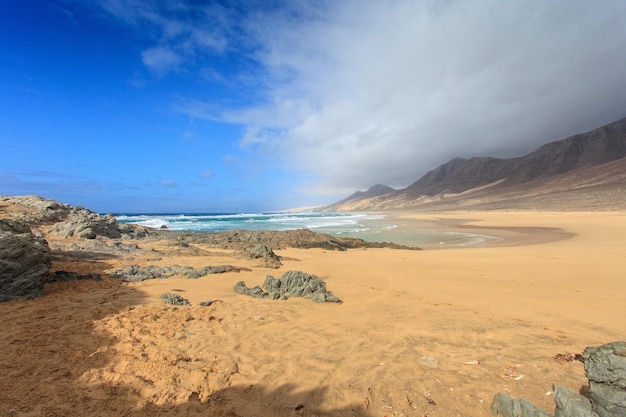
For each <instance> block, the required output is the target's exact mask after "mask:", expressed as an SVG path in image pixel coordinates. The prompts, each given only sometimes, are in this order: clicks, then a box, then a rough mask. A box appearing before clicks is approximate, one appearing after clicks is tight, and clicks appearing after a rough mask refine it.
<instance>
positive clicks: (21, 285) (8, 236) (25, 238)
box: [0, 219, 52, 302]
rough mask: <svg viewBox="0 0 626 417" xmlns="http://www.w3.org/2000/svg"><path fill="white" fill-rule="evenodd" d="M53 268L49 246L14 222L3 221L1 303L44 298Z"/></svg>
mask: <svg viewBox="0 0 626 417" xmlns="http://www.w3.org/2000/svg"><path fill="white" fill-rule="evenodd" d="M51 265H52V261H51V257H50V249H49V248H48V243H47V242H46V241H45V240H44V239H42V238H40V237H37V236H35V235H34V234H33V233H32V232H31V230H30V228H29V227H28V226H27V225H25V224H24V223H22V222H18V221H15V220H7V219H4V220H0V302H1V301H8V300H14V299H17V298H21V297H26V298H34V297H40V296H42V295H43V287H44V284H45V283H46V280H47V278H48V273H49V272H50V267H51Z"/></svg>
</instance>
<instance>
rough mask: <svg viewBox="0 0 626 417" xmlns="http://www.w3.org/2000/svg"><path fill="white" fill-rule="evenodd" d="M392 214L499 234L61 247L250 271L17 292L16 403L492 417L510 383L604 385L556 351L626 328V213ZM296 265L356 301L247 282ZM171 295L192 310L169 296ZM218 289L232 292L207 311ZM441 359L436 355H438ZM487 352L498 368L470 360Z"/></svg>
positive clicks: (13, 329) (12, 322)
mask: <svg viewBox="0 0 626 417" xmlns="http://www.w3.org/2000/svg"><path fill="white" fill-rule="evenodd" d="M386 214H387V215H389V216H393V219H394V221H395V220H397V221H398V223H399V226H398V229H401V228H402V227H403V226H402V225H405V226H406V227H408V228H409V229H410V228H413V227H417V226H420V227H422V226H428V227H431V228H433V229H435V230H452V231H458V232H461V233H464V232H467V233H479V234H486V235H490V236H494V237H496V238H497V239H492V240H489V241H488V242H485V243H482V244H476V245H470V246H465V247H453V248H447V249H446V250H424V251H408V250H399V249H390V248H358V249H348V250H346V251H337V250H329V249H324V248H313V249H297V248H289V247H285V248H280V249H276V254H277V255H278V256H279V257H281V261H282V264H283V265H282V266H281V267H280V268H278V269H271V268H267V267H265V266H262V265H260V264H259V262H258V261H257V260H251V259H245V258H242V257H241V256H240V254H239V253H238V252H236V251H234V250H229V249H216V248H213V247H210V246H207V245H205V244H202V243H193V242H190V243H185V242H182V243H185V244H184V245H172V244H171V243H168V242H159V241H151V240H137V241H123V242H122V245H132V244H137V245H138V246H139V248H140V249H142V250H144V251H145V252H137V253H128V254H125V255H123V256H101V257H100V258H93V259H79V260H77V261H75V260H72V259H68V260H67V262H65V263H64V262H61V261H60V260H59V258H57V259H56V260H55V261H54V262H53V268H55V269H63V268H69V267H73V268H82V269H81V270H82V271H83V272H103V273H106V272H107V271H110V270H112V269H115V268H118V267H120V266H123V265H128V264H139V265H159V266H167V265H173V264H177V265H183V266H190V267H196V268H198V267H202V266H205V265H208V264H209V265H223V264H233V265H236V266H238V267H245V268H248V269H249V270H242V271H240V272H237V273H226V274H220V275H208V276H205V277H201V278H198V279H188V278H184V277H182V276H173V277H171V278H167V279H151V280H146V281H143V282H136V283H124V282H120V281H119V280H113V279H109V278H105V279H104V280H102V281H93V280H91V281H79V282H56V283H52V284H48V285H47V286H46V289H45V292H46V295H45V296H44V297H43V298H39V299H34V300H19V301H13V302H7V303H2V304H0V324H1V325H2V326H3V328H4V329H5V334H6V336H5V338H4V340H3V341H2V342H0V351H2V352H3V353H4V355H3V357H2V358H1V359H0V366H2V367H3V369H6V370H7V372H6V374H5V376H3V377H1V378H0V383H1V387H0V388H1V390H0V392H2V393H3V394H1V395H0V404H2V406H3V407H4V408H3V409H2V411H5V410H10V409H14V410H16V413H18V414H17V415H23V416H35V415H42V414H44V413H45V412H48V413H50V412H54V413H57V414H65V415H70V414H83V415H86V414H89V415H96V416H98V415H102V416H104V415H111V414H115V413H117V414H124V413H125V414H126V415H132V416H137V417H143V416H148V415H168V414H172V413H176V414H182V415H206V414H207V413H209V414H211V413H212V414H213V415H231V416H247V415H253V414H254V415H258V416H261V417H269V416H276V415H278V416H295V415H297V416H300V415H302V416H312V415H318V416H321V415H327V416H337V417H339V416H345V415H354V416H363V417H365V416H382V415H387V416H390V415H394V413H395V415H400V413H404V414H405V415H412V414H416V413H417V414H418V415H423V414H425V413H426V414H428V415H429V416H456V415H461V416H490V415H491V412H490V410H489V406H490V403H491V399H492V398H493V396H494V395H495V394H496V393H497V392H500V391H502V392H506V393H508V394H509V395H511V396H513V397H516V398H524V399H527V400H529V401H531V402H533V403H535V404H537V405H539V406H541V407H543V408H545V409H548V410H550V409H552V407H553V405H552V403H553V398H552V395H551V389H552V384H553V383H557V384H561V385H565V386H568V387H570V388H572V389H574V390H578V389H579V388H580V387H581V386H584V385H585V384H586V383H587V382H586V378H585V376H584V371H583V368H582V364H581V363H580V362H569V363H557V362H555V361H554V359H553V357H554V356H555V355H556V354H564V353H580V352H582V350H583V349H584V348H585V347H587V346H598V345H601V344H604V343H607V342H611V341H614V340H618V339H623V337H624V336H623V335H624V334H626V323H624V322H623V320H620V318H621V317H624V316H625V315H626V306H625V305H624V303H623V300H622V297H623V294H625V293H626V282H624V280H623V279H622V278H623V277H622V276H621V275H622V274H621V272H622V271H624V270H626V251H625V249H624V248H626V244H625V239H626V238H625V236H626V212H589V213H586V212H576V213H569V212H568V213H559V212H491V211H485V212H475V211H467V212H442V213H410V212H394V213H386ZM394 231H395V230H394ZM61 241H62V240H61V239H60V240H59V241H58V242H57V241H55V240H54V239H51V240H50V243H51V245H52V246H54V245H55V244H59V245H60V244H61V243H63V242H61ZM69 243H71V244H73V245H81V244H83V243H81V241H79V240H76V239H74V240H72V241H71V242H69ZM289 270H301V271H306V272H308V273H311V274H315V275H317V276H319V277H320V278H322V279H323V280H324V282H325V283H326V285H327V287H328V289H329V290H330V291H331V292H332V293H333V294H335V295H337V296H338V297H340V298H341V299H342V300H343V303H342V304H316V303H313V302H311V301H310V300H305V299H299V298H290V299H288V300H286V301H281V300H276V301H273V300H267V299H253V298H249V297H246V296H242V295H240V294H236V293H234V292H233V285H234V284H235V283H236V282H237V281H240V280H241V281H245V282H246V284H247V285H248V286H255V285H261V284H262V283H263V280H264V279H265V277H266V276H267V275H272V276H275V277H278V276H280V275H281V274H282V273H283V272H285V271H289ZM164 292H174V293H176V294H180V295H181V296H183V297H184V298H187V299H188V300H189V301H190V303H191V306H189V307H173V306H167V305H164V304H163V303H162V301H161V300H160V295H161V294H163V293H164ZM206 300H214V301H215V302H214V303H213V304H212V305H211V306H209V307H202V306H199V303H200V302H201V301H206ZM429 356H433V357H434V358H435V362H427V363H424V361H423V360H422V359H423V358H424V357H429ZM68 358H69V360H68ZM474 360H480V362H481V363H480V365H476V366H471V365H465V364H464V363H465V362H467V361H474ZM547 393H550V394H547ZM429 399H430V400H432V402H431V401H429ZM433 403H434V404H433ZM300 405H302V407H301V408H299V409H298V410H296V408H297V407H299V406H300ZM46 410H47V411H46Z"/></svg>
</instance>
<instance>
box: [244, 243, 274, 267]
mask: <svg viewBox="0 0 626 417" xmlns="http://www.w3.org/2000/svg"><path fill="white" fill-rule="evenodd" d="M246 257H247V258H248V259H259V260H261V261H262V262H263V266H265V267H266V268H274V269H278V268H280V267H281V266H282V265H283V264H282V262H280V258H279V257H278V256H276V254H275V253H274V251H273V250H272V248H270V247H269V246H266V245H261V244H258V245H256V246H254V247H253V248H250V249H249V250H248V252H247V253H246Z"/></svg>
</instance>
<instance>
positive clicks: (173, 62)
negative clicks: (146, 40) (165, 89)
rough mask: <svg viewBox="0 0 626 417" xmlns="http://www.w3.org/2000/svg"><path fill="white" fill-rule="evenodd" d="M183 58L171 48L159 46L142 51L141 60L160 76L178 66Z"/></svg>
mask: <svg viewBox="0 0 626 417" xmlns="http://www.w3.org/2000/svg"><path fill="white" fill-rule="evenodd" d="M181 61H182V58H181V57H180V55H178V54H177V53H175V52H173V51H172V50H171V49H168V48H165V47H161V46H157V47H154V48H149V49H146V50H145V51H143V52H142V53H141V62H143V64H144V65H145V66H146V67H148V69H149V70H150V71H151V72H152V73H153V74H155V75H156V76H158V77H162V76H164V75H166V74H167V73H168V72H170V71H172V70H175V69H176V68H178V66H179V65H180V63H181Z"/></svg>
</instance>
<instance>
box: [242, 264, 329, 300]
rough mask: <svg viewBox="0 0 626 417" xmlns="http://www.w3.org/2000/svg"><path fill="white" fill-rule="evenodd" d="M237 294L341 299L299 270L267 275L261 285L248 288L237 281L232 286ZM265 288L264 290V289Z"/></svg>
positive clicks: (285, 297) (258, 296)
mask: <svg viewBox="0 0 626 417" xmlns="http://www.w3.org/2000/svg"><path fill="white" fill-rule="evenodd" d="M233 289H234V291H235V292H237V293H239V294H244V295H249V296H251V297H255V298H271V299H273V300H278V299H283V300H285V299H287V297H288V296H292V297H304V298H309V299H311V300H313V301H315V302H316V303H340V302H341V300H340V299H339V298H338V297H336V296H334V295H332V294H331V293H329V292H328V291H327V290H326V286H325V285H324V282H323V281H322V280H321V279H319V278H318V277H317V276H315V275H311V274H307V273H306V272H301V271H287V272H285V273H284V274H283V275H282V277H281V278H280V279H277V278H274V277H273V276H271V275H268V276H267V277H266V278H265V282H264V283H263V287H259V286H256V287H254V288H248V287H247V286H246V283H245V282H243V281H239V282H238V283H237V284H235V286H234V287H233ZM264 290H265V291H264Z"/></svg>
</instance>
